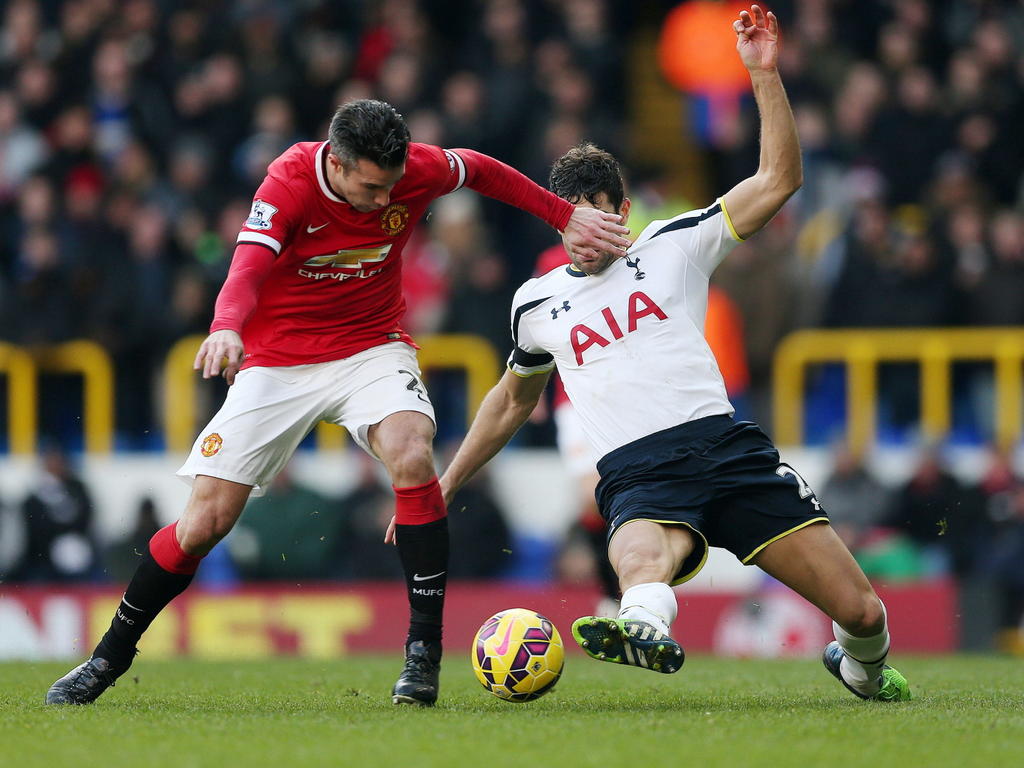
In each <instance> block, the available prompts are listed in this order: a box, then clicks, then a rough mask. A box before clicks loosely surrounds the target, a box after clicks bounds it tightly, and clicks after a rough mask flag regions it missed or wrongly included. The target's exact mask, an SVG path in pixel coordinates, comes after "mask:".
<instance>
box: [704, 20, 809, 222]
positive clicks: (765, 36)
mask: <svg viewBox="0 0 1024 768" xmlns="http://www.w3.org/2000/svg"><path fill="white" fill-rule="evenodd" d="M751 14H753V15H751ZM733 30H734V31H735V32H736V50H737V51H738V52H739V55H740V58H741V59H742V61H743V64H744V66H745V67H746V68H747V70H748V71H749V72H750V81H751V83H753V86H754V99H755V100H756V101H757V108H758V111H759V112H760V113H761V160H760V164H759V166H758V169H757V173H755V174H754V175H753V176H751V177H750V178H748V179H744V180H743V181H741V182H740V183H739V184H737V185H736V186H735V187H733V188H732V189H731V190H729V191H728V192H727V193H726V194H725V195H724V197H723V199H724V200H725V208H726V210H727V211H728V215H729V217H730V219H731V220H732V225H733V227H734V229H735V230H736V234H737V235H738V236H739V237H740V238H747V237H749V236H750V235H752V234H754V233H755V232H757V231H758V230H759V229H760V228H761V227H763V226H764V225H765V224H767V223H768V222H769V221H770V220H771V218H772V217H773V216H774V215H775V214H776V213H778V211H779V209H780V208H782V206H783V204H784V203H785V202H786V201H787V200H788V199H789V198H790V196H792V194H793V193H794V192H796V191H797V190H798V189H799V188H800V185H801V184H802V183H803V170H802V168H801V162H800V141H799V139H798V138H797V133H796V123H795V122H794V120H793V111H792V110H791V109H790V107H789V100H788V99H787V98H786V91H785V89H784V88H783V87H782V79H781V78H780V77H779V72H778V69H777V63H778V41H779V22H778V19H776V18H775V14H773V13H771V12H770V11H769V12H768V14H767V15H765V13H764V11H762V10H761V8H760V6H757V5H754V6H751V10H750V12H747V11H741V12H740V18H739V19H737V20H736V21H735V22H733Z"/></svg>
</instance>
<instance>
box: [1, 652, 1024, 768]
mask: <svg viewBox="0 0 1024 768" xmlns="http://www.w3.org/2000/svg"><path fill="white" fill-rule="evenodd" d="M462 656H463V654H457V655H456V654H452V655H451V656H450V657H449V658H447V659H446V664H445V669H444V673H443V675H442V692H441V702H440V703H439V705H438V706H437V707H436V708H434V709H419V708H409V707H395V706H393V705H392V704H391V701H390V696H389V695H388V694H389V692H390V688H391V685H392V683H393V682H394V679H395V677H396V676H397V674H398V671H399V668H400V659H399V658H398V657H397V656H395V657H375V658H366V657H362V658H352V659H345V660H340V661H329V662H317V661H297V660H273V661H266V662H237V663H214V662H189V661H176V662H149V663H147V662H144V661H138V662H136V664H135V666H134V667H133V668H132V670H131V671H130V672H129V673H128V675H127V676H126V677H125V678H123V679H122V681H121V682H119V684H118V685H117V687H115V688H114V689H112V690H110V691H108V692H107V693H106V694H104V696H103V697H102V698H101V699H100V700H99V701H98V702H97V703H96V704H95V705H93V706H90V707H67V708H48V707H44V706H43V704H42V700H43V695H44V693H45V691H46V689H47V687H48V686H49V685H50V683H51V682H52V681H53V680H54V679H56V678H57V677H58V676H60V675H61V674H63V673H64V672H66V671H67V669H68V668H69V665H67V664H51V663H46V664H0V765H3V766H12V768H14V767H15V766H17V768H34V767H35V766H46V768H53V767H54V766H67V765H76V766H87V767H89V768H91V767H92V766H101V767H102V768H119V767H120V766H131V768H143V767H145V768H162V767H163V766H167V767H168V768H189V767H190V766H217V767H218V768H234V766H242V767H243V768H260V767H262V766H272V767H273V768H288V767H289V766H302V767H303V768H306V767H308V766H352V767H353V768H370V767H371V766H373V767H376V766H382V767H385V768H390V766H398V767H400V768H406V767H408V768H424V767H427V766H444V768H460V767H461V766H481V768H492V767H493V768H503V767H504V766H516V768H527V767H529V766H543V767H544V768H548V767H549V766H572V768H579V767H582V766H600V767H601V768H608V766H612V765H620V766H621V765H629V766H645V767H648V768H655V767H657V768H669V767H670V766H684V765H685V766H699V767H700V768H714V767H716V766H729V767H730V768H731V767H732V766H744V768H747V767H748V766H771V768H785V767H787V766H833V765H869V766H889V765H893V766H901V768H918V767H919V766H928V767H931V766H956V768H964V767H965V766H986V768H988V767H989V766H1011V765H1024V661H1022V660H1020V659H1012V658H1000V657H971V656H955V657H940V658H906V657H898V658H897V659H895V661H896V663H897V665H898V666H899V669H900V670H901V671H902V672H903V673H904V674H905V675H906V676H907V678H908V679H909V680H910V684H911V687H912V689H913V691H914V693H915V696H916V699H915V700H914V701H911V702H908V703H904V704H896V705H885V704H876V703H873V702H863V701H860V700H858V699H855V698H854V697H853V696H852V695H850V694H849V693H847V692H846V690H845V689H844V688H842V686H840V685H839V683H838V682H836V681H835V680H834V679H833V678H832V677H831V676H830V675H829V674H828V673H827V672H826V671H825V669H824V668H823V667H822V666H821V663H820V662H819V661H815V660H807V661H762V660H749V661H735V660H725V659H716V658H709V657H694V658H690V659H688V660H687V662H686V665H685V666H684V667H683V669H682V670H681V671H680V672H679V673H678V674H676V675H658V674H652V673H651V672H648V671H645V670H638V669H630V668H624V667H619V666H616V665H613V664H601V663H599V662H594V661H590V660H588V659H584V658H582V657H580V656H578V655H572V656H570V658H569V659H568V661H567V664H566V672H565V675H564V676H563V678H562V680H561V681H559V683H558V686H557V687H556V688H555V690H554V691H553V692H552V693H550V694H549V695H547V696H546V697H544V698H542V699H540V700H538V701H535V702H531V703H528V704H508V703H505V702H503V701H500V700H498V699H496V698H494V697H493V696H491V695H490V694H488V693H486V692H485V691H484V690H483V688H481V687H480V685H479V684H478V683H477V682H476V680H475V678H474V677H473V675H472V672H471V670H470V665H469V660H468V658H462Z"/></svg>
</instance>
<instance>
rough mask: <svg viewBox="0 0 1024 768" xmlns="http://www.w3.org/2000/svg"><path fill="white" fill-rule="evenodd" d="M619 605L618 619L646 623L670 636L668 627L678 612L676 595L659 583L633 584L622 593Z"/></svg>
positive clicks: (670, 588)
mask: <svg viewBox="0 0 1024 768" xmlns="http://www.w3.org/2000/svg"><path fill="white" fill-rule="evenodd" d="M619 605H620V608H619V615H618V618H620V619H633V620H635V621H646V622H647V623H648V624H652V625H654V626H655V627H657V629H659V630H660V631H661V632H664V633H665V634H666V635H671V632H670V630H669V627H671V626H672V622H673V621H675V619H676V613H677V612H678V611H679V605H678V603H677V602H676V593H675V592H673V591H672V587H670V586H669V585H668V584H664V583H662V582H660V581H652V582H649V583H647V584H635V585H634V586H632V587H630V588H629V589H627V590H626V591H625V592H623V593H622V600H621V602H620V603H619Z"/></svg>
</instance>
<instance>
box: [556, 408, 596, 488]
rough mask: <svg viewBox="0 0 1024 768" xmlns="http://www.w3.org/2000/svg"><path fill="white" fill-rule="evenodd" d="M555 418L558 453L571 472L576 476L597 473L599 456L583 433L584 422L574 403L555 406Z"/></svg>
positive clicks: (581, 476) (580, 476) (582, 476)
mask: <svg viewBox="0 0 1024 768" xmlns="http://www.w3.org/2000/svg"><path fill="white" fill-rule="evenodd" d="M554 420H555V441H556V443H557V445H558V454H559V455H560V456H561V457H562V463H563V464H564V465H565V468H566V470H567V471H568V472H569V474H570V475H572V476H573V477H575V478H584V477H588V476H590V475H596V474H597V457H595V456H594V450H593V448H591V447H590V443H589V442H588V441H587V436H586V435H585V434H584V433H583V423H582V422H581V421H580V416H579V414H578V413H576V409H575V408H573V407H572V403H569V402H567V401H566V402H562V403H559V404H558V405H557V406H556V407H555V412H554Z"/></svg>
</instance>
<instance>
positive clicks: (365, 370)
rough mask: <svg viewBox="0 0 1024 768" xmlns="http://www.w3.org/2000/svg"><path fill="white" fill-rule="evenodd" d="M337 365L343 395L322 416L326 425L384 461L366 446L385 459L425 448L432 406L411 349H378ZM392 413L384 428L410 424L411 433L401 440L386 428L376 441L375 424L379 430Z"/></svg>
mask: <svg viewBox="0 0 1024 768" xmlns="http://www.w3.org/2000/svg"><path fill="white" fill-rule="evenodd" d="M343 363H344V379H345V382H346V383H345V395H344V397H343V398H340V399H339V400H338V402H337V403H336V404H335V405H334V406H333V407H332V408H331V409H330V411H329V413H328V414H327V415H326V416H325V418H326V419H327V420H328V421H331V422H333V423H335V424H340V425H341V426H343V427H345V429H347V430H348V432H349V434H350V435H351V436H352V439H353V440H354V441H355V442H356V444H357V445H359V447H360V448H362V449H363V450H364V451H366V452H367V453H369V454H370V455H371V456H374V457H375V458H378V459H384V456H382V455H381V454H380V453H379V452H378V451H377V448H376V447H375V445H373V444H371V443H376V445H377V446H378V447H381V448H382V450H384V451H386V452H388V455H389V456H390V455H391V452H392V451H400V450H401V449H402V448H403V446H408V445H421V444H422V443H423V442H424V440H425V441H426V443H427V444H428V445H429V443H430V441H431V440H432V439H433V435H434V431H435V428H434V423H435V422H434V406H433V405H432V404H431V402H430V397H429V396H428V395H427V388H426V385H424V383H423V378H422V375H421V373H420V368H419V364H418V362H417V360H416V351H415V350H414V349H413V348H412V347H410V346H409V345H408V344H403V343H400V342H399V343H393V344H384V345H382V346H379V347H374V348H372V349H369V350H366V351H364V352H360V353H359V354H358V355H354V356H352V357H351V358H349V359H348V360H345V361H343ZM393 414H394V415H395V416H396V417H400V418H396V419H393V420H390V422H389V423H391V424H401V425H404V426H408V425H410V424H411V425H412V429H413V432H411V433H410V434H408V435H407V436H405V439H403V437H402V435H401V434H400V431H399V430H395V432H394V433H392V432H391V430H390V429H389V428H387V427H385V429H384V435H383V438H384V439H382V435H381V432H380V427H379V426H378V425H383V424H384V422H385V420H386V419H388V417H389V416H392V415H393ZM405 414H409V415H408V416H406V415H405ZM417 416H419V417H420V418H417ZM371 430H373V432H374V438H373V441H371V438H370V432H371Z"/></svg>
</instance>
